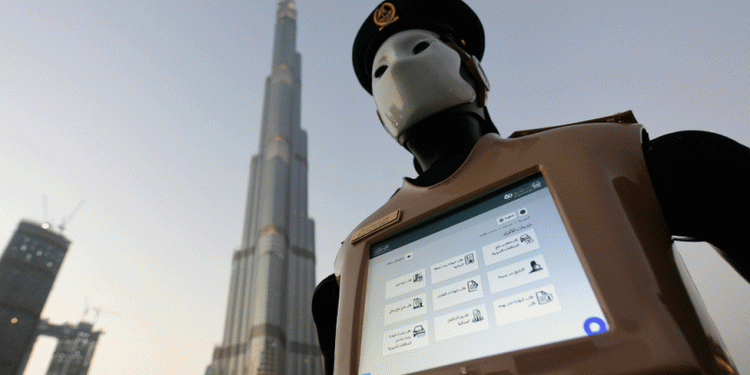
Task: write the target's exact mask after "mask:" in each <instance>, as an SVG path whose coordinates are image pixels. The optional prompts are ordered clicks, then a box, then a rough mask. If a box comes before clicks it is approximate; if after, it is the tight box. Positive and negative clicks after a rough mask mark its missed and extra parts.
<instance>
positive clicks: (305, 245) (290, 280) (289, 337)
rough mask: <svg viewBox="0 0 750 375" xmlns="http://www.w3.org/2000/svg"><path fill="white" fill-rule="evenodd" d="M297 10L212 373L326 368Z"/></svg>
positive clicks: (255, 162)
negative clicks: (316, 306) (316, 309)
mask: <svg viewBox="0 0 750 375" xmlns="http://www.w3.org/2000/svg"><path fill="white" fill-rule="evenodd" d="M296 32H297V10H296V4H295V2H294V0H282V1H280V2H279V4H278V8H277V11H276V26H275V40H274V46H273V60H272V68H271V74H270V75H269V76H268V78H266V85H265V98H264V104H263V105H264V106H263V118H262V124H261V134H260V146H259V152H258V154H257V155H255V156H253V158H252V160H251V165H250V182H249V187H248V194H247V206H246V209H245V224H244V228H243V234H242V245H241V247H240V249H239V250H237V251H235V253H234V256H233V257H232V271H231V279H230V285H229V298H228V301H227V311H226V323H225V326H224V339H223V342H222V344H221V345H220V346H217V347H216V348H215V349H214V355H213V361H212V364H211V373H212V374H214V375H215V374H219V375H240V374H242V375H245V374H248V375H250V374H274V375H278V374H289V375H292V374H294V375H296V374H310V375H314V374H322V373H323V370H322V363H321V360H320V349H319V347H318V340H317V337H316V333H315V328H314V323H313V319H312V313H311V309H310V306H311V299H312V295H313V291H314V288H315V250H314V223H313V221H312V219H310V218H309V217H308V215H307V134H306V133H305V131H304V130H302V128H301V127H300V102H301V87H300V80H301V77H300V54H299V53H298V52H297V51H296V46H295V44H296Z"/></svg>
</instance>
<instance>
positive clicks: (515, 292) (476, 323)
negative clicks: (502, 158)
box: [359, 173, 609, 375]
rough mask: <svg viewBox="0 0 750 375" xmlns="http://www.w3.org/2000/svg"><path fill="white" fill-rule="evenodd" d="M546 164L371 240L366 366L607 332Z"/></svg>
mask: <svg viewBox="0 0 750 375" xmlns="http://www.w3.org/2000/svg"><path fill="white" fill-rule="evenodd" d="M608 327H609V324H608V322H607V320H606V318H605V315H604V313H603V311H602V307H601V304H600V303H599V301H598V299H597V297H596V295H595V294H594V291H593V289H592V286H591V283H590V281H589V278H588V276H587V274H586V272H585V271H584V269H583V266H582V264H581V261H580V259H579V257H578V254H577V252H576V251H575V249H574V248H573V244H572V243H571V241H570V238H569V237H568V233H567V231H566V229H565V227H564V225H563V222H562V220H561V218H560V214H559V213H558V211H557V208H556V206H555V203H554V201H553V199H552V196H551V195H550V192H549V189H548V187H547V184H546V182H545V180H544V178H543V176H542V174H541V173H536V174H534V175H532V176H529V177H527V178H524V179H522V180H519V181H517V182H515V183H513V184H511V185H508V186H506V187H504V188H502V189H500V190H499V191H497V192H495V193H492V194H490V195H488V196H486V197H484V198H481V199H479V200H478V201H475V202H472V203H470V204H469V205H465V206H462V207H460V208H458V209H456V210H452V211H451V212H449V213H447V214H445V215H441V216H440V217H439V218H437V219H434V220H430V221H428V222H426V223H423V224H421V225H419V226H417V227H415V228H413V229H410V230H408V231H406V232H401V233H399V234H398V235H395V236H393V237H391V238H388V239H386V240H384V241H381V242H378V243H376V244H374V245H373V246H372V247H371V248H370V259H369V263H368V274H367V285H366V294H365V308H364V316H363V327H362V342H361V352H360V357H359V373H360V374H371V375H376V374H395V373H398V374H404V373H411V372H416V371H422V370H427V369H431V368H436V367H440V366H444V365H449V364H454V363H459V362H464V361H467V360H471V359H476V358H482V357H487V356H493V355H497V354H502V353H508V352H512V351H515V350H520V349H526V348H532V347H536V346H540V345H544V344H549V343H553V342H560V341H564V340H569V339H573V338H577V337H584V336H586V335H593V334H598V333H603V332H606V331H607V329H608Z"/></svg>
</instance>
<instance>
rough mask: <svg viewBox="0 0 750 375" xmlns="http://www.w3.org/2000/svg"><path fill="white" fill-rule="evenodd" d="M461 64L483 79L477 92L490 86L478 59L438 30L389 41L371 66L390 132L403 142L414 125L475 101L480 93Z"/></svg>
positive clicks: (382, 115)
mask: <svg viewBox="0 0 750 375" xmlns="http://www.w3.org/2000/svg"><path fill="white" fill-rule="evenodd" d="M449 43H450V42H449ZM463 61H466V62H467V63H468V64H465V63H464V62H463ZM462 65H464V66H466V65H468V66H467V67H466V68H467V69H468V71H469V72H472V74H471V76H472V77H471V78H469V79H470V80H476V79H479V80H480V82H479V86H480V87H479V88H478V90H480V91H482V92H484V91H485V90H486V89H487V88H489V84H488V82H487V79H486V77H485V76H484V74H482V73H481V68H480V67H479V64H478V60H477V59H476V58H475V57H474V58H471V57H470V56H468V54H466V52H464V51H463V50H461V49H460V48H459V47H457V46H456V45H455V44H454V43H451V45H449V44H448V43H446V42H444V41H443V40H441V38H440V36H439V35H438V34H437V33H435V32H432V31H427V30H422V29H409V30H404V31H400V32H398V33H396V34H393V35H391V36H390V37H389V38H388V39H386V40H385V41H384V42H383V44H381V45H380V47H379V48H378V50H377V52H376V53H375V56H374V59H373V65H372V94H373V97H374V99H375V104H376V106H377V109H378V115H379V117H380V120H381V122H382V123H383V127H385V129H386V131H388V133H389V134H390V135H391V136H392V137H394V138H396V139H397V140H399V142H400V143H403V142H402V139H403V138H401V137H400V136H401V135H402V134H403V133H404V132H405V131H406V130H407V129H409V128H410V127H411V126H412V125H414V124H416V123H418V122H420V121H421V120H423V119H425V118H427V117H429V116H432V115H434V114H437V113H440V112H442V111H444V110H446V109H449V108H452V107H455V106H457V105H461V104H466V103H471V102H473V101H475V100H476V99H477V93H476V91H475V89H474V87H472V85H471V84H470V83H469V81H467V77H464V76H462V74H461V68H462ZM474 72H476V73H474ZM483 104H484V103H481V105H480V106H484V105H483Z"/></svg>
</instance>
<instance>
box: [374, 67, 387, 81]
mask: <svg viewBox="0 0 750 375" xmlns="http://www.w3.org/2000/svg"><path fill="white" fill-rule="evenodd" d="M386 69H388V65H381V66H379V67H378V68H377V69H375V73H374V74H373V76H374V77H375V78H380V76H382V75H383V73H385V71H386Z"/></svg>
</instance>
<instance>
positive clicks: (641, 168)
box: [312, 0, 750, 374]
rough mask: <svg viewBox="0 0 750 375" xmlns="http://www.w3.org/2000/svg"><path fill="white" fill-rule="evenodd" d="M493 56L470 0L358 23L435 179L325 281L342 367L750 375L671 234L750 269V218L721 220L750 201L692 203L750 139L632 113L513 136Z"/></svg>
mask: <svg viewBox="0 0 750 375" xmlns="http://www.w3.org/2000/svg"><path fill="white" fill-rule="evenodd" d="M483 53H484V31H483V28H482V24H481V22H480V20H479V18H478V16H477V15H476V14H475V13H474V12H473V11H472V10H471V9H470V8H469V7H468V6H467V5H466V4H465V3H463V2H462V1H460V0H431V1H427V0H421V1H420V0H416V1H408V0H389V1H385V2H383V3H381V4H380V5H378V6H377V7H376V8H375V9H374V10H373V12H372V13H371V14H370V15H369V16H368V18H367V19H366V20H365V22H364V24H363V25H362V27H361V28H360V31H359V33H358V34H357V37H356V39H355V42H354V48H353V64H354V70H355V72H356V74H357V77H358V79H359V81H360V83H361V85H362V86H363V88H364V89H365V90H366V91H368V92H369V93H370V94H372V95H373V98H374V100H375V103H376V107H377V112H378V117H379V118H380V121H381V122H382V124H383V127H384V129H385V130H386V131H387V132H388V133H389V134H390V135H391V136H392V137H393V138H394V139H395V140H396V141H397V142H399V144H401V145H402V146H403V147H405V148H406V149H407V150H408V151H409V152H410V153H411V154H412V155H413V156H414V166H415V169H416V170H417V172H418V173H419V175H418V177H417V178H414V179H406V180H405V182H404V185H403V186H402V187H401V188H400V189H399V190H398V191H397V192H396V193H395V194H394V195H393V196H392V197H391V199H390V200H389V201H388V202H386V203H385V204H384V205H383V207H381V208H380V209H379V210H377V211H376V212H374V213H373V214H372V215H371V216H370V217H368V218H367V219H366V220H365V221H363V222H362V223H361V224H360V225H359V226H357V227H356V228H355V229H354V231H353V232H352V233H351V235H350V236H349V237H348V238H347V239H346V240H345V241H344V243H343V246H342V248H341V250H340V251H339V255H338V257H337V260H336V265H335V270H336V271H335V274H333V275H331V276H329V277H328V278H326V279H325V280H323V281H322V282H321V283H320V284H319V285H318V288H317V289H316V292H315V295H314V297H313V306H312V308H313V315H314V318H315V321H316V325H317V328H318V336H319V340H320V344H321V350H322V352H323V357H324V363H325V368H326V371H327V373H336V374H353V373H360V374H370V373H371V374H378V373H420V374H422V373H425V374H456V373H459V374H517V373H523V374H572V373H611V374H637V373H657V374H659V373H664V374H667V373H669V374H675V373H700V374H732V373H736V370H735V369H734V367H733V364H732V362H731V360H730V359H729V358H728V356H727V355H726V353H725V351H724V349H723V347H722V344H721V341H720V339H719V337H718V334H717V333H716V330H715V328H714V327H713V325H712V323H711V321H710V318H707V316H706V314H705V309H704V308H703V307H702V305H701V303H700V300H699V298H696V297H695V293H694V291H692V289H691V285H692V284H691V283H690V282H689V280H688V281H685V279H687V276H686V275H685V272H684V266H683V265H681V261H680V259H679V258H676V257H675V255H674V254H673V251H672V247H671V246H672V241H673V237H675V236H683V237H691V238H697V239H700V240H703V241H706V242H709V243H710V244H712V245H714V246H715V248H716V249H717V251H719V252H720V253H722V255H723V256H724V257H725V259H727V260H728V261H729V263H730V264H731V265H732V266H733V267H734V268H735V269H736V270H737V271H738V272H739V273H740V274H741V275H742V276H743V277H744V278H745V279H746V280H748V279H749V275H750V272H749V269H748V262H747V261H740V260H739V259H740V258H741V253H742V251H743V250H744V245H743V244H742V241H741V238H740V237H739V235H738V234H739V233H742V232H741V229H742V227H743V225H742V224H743V223H742V220H736V221H734V222H732V221H731V220H726V221H718V220H711V219H708V218H710V217H712V216H715V213H716V210H717V207H723V208H720V209H722V210H724V213H727V214H728V213H729V210H730V207H733V208H732V209H738V210H739V211H738V212H741V211H743V209H748V208H750V200H748V199H747V198H743V197H742V194H740V190H739V187H738V188H737V191H736V192H734V194H733V193H732V192H727V194H722V195H723V197H722V198H720V199H724V201H715V200H714V201H708V200H704V201H701V200H696V199H694V197H696V196H698V195H699V194H700V192H703V191H706V189H711V188H712V187H713V186H715V185H716V184H717V183H719V182H720V181H724V180H726V179H731V178H732V176H733V175H735V174H737V173H741V172H742V171H747V170H750V149H748V148H747V147H745V146H742V145H740V144H738V143H736V142H734V141H732V140H730V139H727V138H725V137H722V136H720V135H716V134H712V133H707V132H692V131H688V132H679V133H673V134H669V135H665V136H662V137H659V138H657V139H654V140H650V139H649V138H648V134H647V133H646V131H645V129H644V128H643V126H641V125H640V124H638V123H637V120H636V119H635V116H634V115H633V114H632V112H629V111H628V112H624V113H619V114H616V115H613V116H608V117H604V118H599V119H594V120H589V121H583V122H580V123H576V124H568V125H562V126H557V127H552V128H541V129H533V130H529V131H521V132H516V133H513V134H512V135H510V136H509V137H508V138H501V137H500V136H499V134H498V131H497V128H496V127H495V125H494V124H493V123H492V120H491V119H490V116H489V112H488V109H487V108H486V96H487V92H488V91H489V87H490V85H489V80H488V79H487V77H486V75H485V74H484V72H483V71H482V68H481V59H482V55H483ZM696 174H697V175H700V176H702V178H700V179H697V181H696V179H695V178H693V177H692V176H695V175H696ZM730 202H731V203H730ZM710 213H713V215H711V214H710ZM466 259H471V262H469V261H466ZM415 273H420V274H421V275H424V277H423V278H419V279H418V280H417V279H415V278H413V275H414V274H415ZM417 299H418V300H419V301H420V303H419V308H415V307H414V306H416V305H414V304H413V303H412V301H414V300H417ZM477 317H482V318H481V319H479V318H477Z"/></svg>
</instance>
